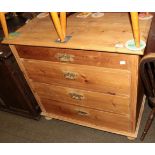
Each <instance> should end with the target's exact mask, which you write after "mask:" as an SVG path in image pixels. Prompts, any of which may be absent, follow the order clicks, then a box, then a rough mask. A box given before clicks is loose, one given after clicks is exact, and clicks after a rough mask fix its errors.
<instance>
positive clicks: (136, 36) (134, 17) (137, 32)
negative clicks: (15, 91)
mask: <svg viewBox="0 0 155 155" xmlns="http://www.w3.org/2000/svg"><path fill="white" fill-rule="evenodd" d="M130 14H131V21H132V28H133V35H134V40H135V44H136V47H140V30H139V19H138V12H130Z"/></svg>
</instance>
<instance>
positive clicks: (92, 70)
mask: <svg viewBox="0 0 155 155" xmlns="http://www.w3.org/2000/svg"><path fill="white" fill-rule="evenodd" d="M11 48H12V50H13V51H14V54H15V55H16V56H17V57H18V61H19V63H20V66H21V68H22V70H23V72H24V74H25V76H26V78H27V81H28V82H29V84H30V86H31V88H32V90H33V92H34V94H35V96H36V98H37V99H38V102H39V104H40V106H41V108H42V112H43V115H45V116H46V117H50V118H56V119H60V120H65V121H69V122H73V123H77V124H80V125H85V126H88V127H94V128H97V129H101V130H105V131H110V132H114V133H120V134H123V135H127V136H132V137H134V134H135V133H134V131H135V128H136V124H137V119H138V114H139V110H140V109H138V108H140V105H139V106H137V99H138V97H137V96H138V82H139V81H138V64H139V56H137V55H126V54H117V53H107V52H98V51H86V50H73V49H59V48H49V47H34V46H22V45H16V46H11ZM139 95H141V96H140V97H139V99H140V100H142V96H143V95H142V94H139ZM139 103H140V104H141V101H139Z"/></svg>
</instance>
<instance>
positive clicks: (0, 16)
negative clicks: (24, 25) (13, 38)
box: [0, 12, 9, 37]
mask: <svg viewBox="0 0 155 155" xmlns="http://www.w3.org/2000/svg"><path fill="white" fill-rule="evenodd" d="M0 22H1V24H2V28H3V31H4V35H5V37H8V35H9V33H8V28H7V24H6V19H5V14H4V12H0Z"/></svg>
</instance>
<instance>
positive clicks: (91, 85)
mask: <svg viewBox="0 0 155 155" xmlns="http://www.w3.org/2000/svg"><path fill="white" fill-rule="evenodd" d="M22 63H23V65H24V66H25V69H26V71H27V73H28V76H29V78H30V79H32V80H33V81H37V82H42V83H46V84H56V85H60V86H67V87H68V86H69V87H72V88H79V89H84V90H90V91H97V92H103V93H106V94H113V95H126V96H129V95H130V81H129V80H130V72H128V71H124V70H116V69H106V68H102V67H94V66H84V65H75V64H74V65H73V64H65V63H63V64H62V63H53V62H48V63H47V62H46V61H39V60H38V61H36V60H26V59H24V60H22ZM64 72H74V73H76V74H77V77H76V79H75V80H70V79H66V78H65V77H64Z"/></svg>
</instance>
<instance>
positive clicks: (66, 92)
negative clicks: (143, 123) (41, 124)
mask: <svg viewBox="0 0 155 155" xmlns="http://www.w3.org/2000/svg"><path fill="white" fill-rule="evenodd" d="M32 84H33V86H34V90H35V91H36V92H37V94H38V95H39V96H40V98H45V99H50V100H55V101H58V102H60V104H62V106H63V104H64V103H68V104H74V105H78V106H82V107H88V108H93V109H97V110H102V111H109V112H113V113H118V114H123V115H126V116H128V117H129V98H128V97H122V96H116V95H109V94H104V93H96V92H92V91H85V90H79V89H73V88H68V87H61V86H55V85H48V84H43V83H38V82H32ZM47 90H48V91H47ZM74 95H75V96H74ZM78 95H79V96H78ZM75 97H77V98H75ZM80 97H81V98H80Z"/></svg>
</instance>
